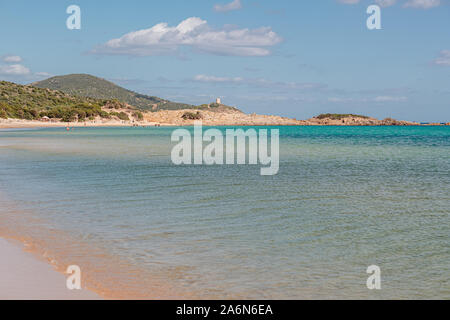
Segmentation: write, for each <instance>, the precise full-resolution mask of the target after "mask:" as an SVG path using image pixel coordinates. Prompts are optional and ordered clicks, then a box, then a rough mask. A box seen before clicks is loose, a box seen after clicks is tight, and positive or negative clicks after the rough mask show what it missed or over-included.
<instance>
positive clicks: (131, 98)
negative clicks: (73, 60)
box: [32, 74, 194, 111]
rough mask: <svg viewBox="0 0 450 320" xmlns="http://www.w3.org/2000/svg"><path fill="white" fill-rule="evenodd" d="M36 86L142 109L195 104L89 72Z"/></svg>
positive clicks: (173, 108)
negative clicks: (124, 85) (141, 90)
mask: <svg viewBox="0 0 450 320" xmlns="http://www.w3.org/2000/svg"><path fill="white" fill-rule="evenodd" d="M32 85H33V86H35V87H39V88H47V89H52V90H58V91H61V92H64V93H67V94H69V95H72V96H76V97H89V98H95V99H106V100H112V99H115V100H118V101H120V102H123V103H126V104H129V105H131V106H134V107H136V108H138V109H141V110H146V111H158V110H181V109H192V108H194V106H192V105H189V104H185V103H177V102H172V101H169V100H165V99H162V98H158V97H154V96H148V95H144V94H140V93H136V92H133V91H131V90H127V89H125V88H122V87H120V86H118V85H116V84H114V83H112V82H110V81H107V80H105V79H101V78H98V77H94V76H92V75H88V74H70V75H65V76H57V77H52V78H49V79H46V80H43V81H39V82H35V83H33V84H32Z"/></svg>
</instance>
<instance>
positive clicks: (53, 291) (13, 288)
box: [0, 238, 101, 300]
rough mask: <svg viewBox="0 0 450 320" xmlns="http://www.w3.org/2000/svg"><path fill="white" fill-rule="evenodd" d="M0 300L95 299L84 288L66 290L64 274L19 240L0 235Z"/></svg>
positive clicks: (94, 296)
mask: <svg viewBox="0 0 450 320" xmlns="http://www.w3.org/2000/svg"><path fill="white" fill-rule="evenodd" d="M0 257H1V260H0V300H97V299H101V298H100V297H99V296H98V295H97V294H95V293H93V292H91V291H88V290H72V291H71V290H68V289H67V288H66V277H65V275H63V274H61V273H59V272H57V271H56V270H54V269H53V267H52V266H51V265H49V264H48V263H46V262H44V261H41V260H39V259H38V258H37V257H35V256H34V255H33V254H32V253H29V252H26V251H24V249H23V245H21V244H20V243H19V242H14V241H9V240H5V239H2V238H0Z"/></svg>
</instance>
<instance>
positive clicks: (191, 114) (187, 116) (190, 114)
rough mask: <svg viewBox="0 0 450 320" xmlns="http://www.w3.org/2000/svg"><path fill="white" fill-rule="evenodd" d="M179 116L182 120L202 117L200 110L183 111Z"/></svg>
mask: <svg viewBox="0 0 450 320" xmlns="http://www.w3.org/2000/svg"><path fill="white" fill-rule="evenodd" d="M181 118H182V119H183V120H201V119H202V118H203V117H202V114H201V113H200V111H197V113H194V112H185V113H184V114H183V115H182V116H181Z"/></svg>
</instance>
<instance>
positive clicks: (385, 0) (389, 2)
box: [375, 0, 397, 8]
mask: <svg viewBox="0 0 450 320" xmlns="http://www.w3.org/2000/svg"><path fill="white" fill-rule="evenodd" d="M375 2H376V3H377V4H378V5H379V6H380V7H383V8H386V7H390V6H393V5H394V4H395V3H396V2H397V0H375Z"/></svg>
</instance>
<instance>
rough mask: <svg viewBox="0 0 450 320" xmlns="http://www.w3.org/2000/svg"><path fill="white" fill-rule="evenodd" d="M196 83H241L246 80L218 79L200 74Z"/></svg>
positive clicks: (236, 78)
mask: <svg viewBox="0 0 450 320" xmlns="http://www.w3.org/2000/svg"><path fill="white" fill-rule="evenodd" d="M194 81H198V82H209V83H239V82H243V81H244V79H243V78H240V77H235V78H229V77H216V76H207V75H204V74H199V75H196V76H195V77H194Z"/></svg>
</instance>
